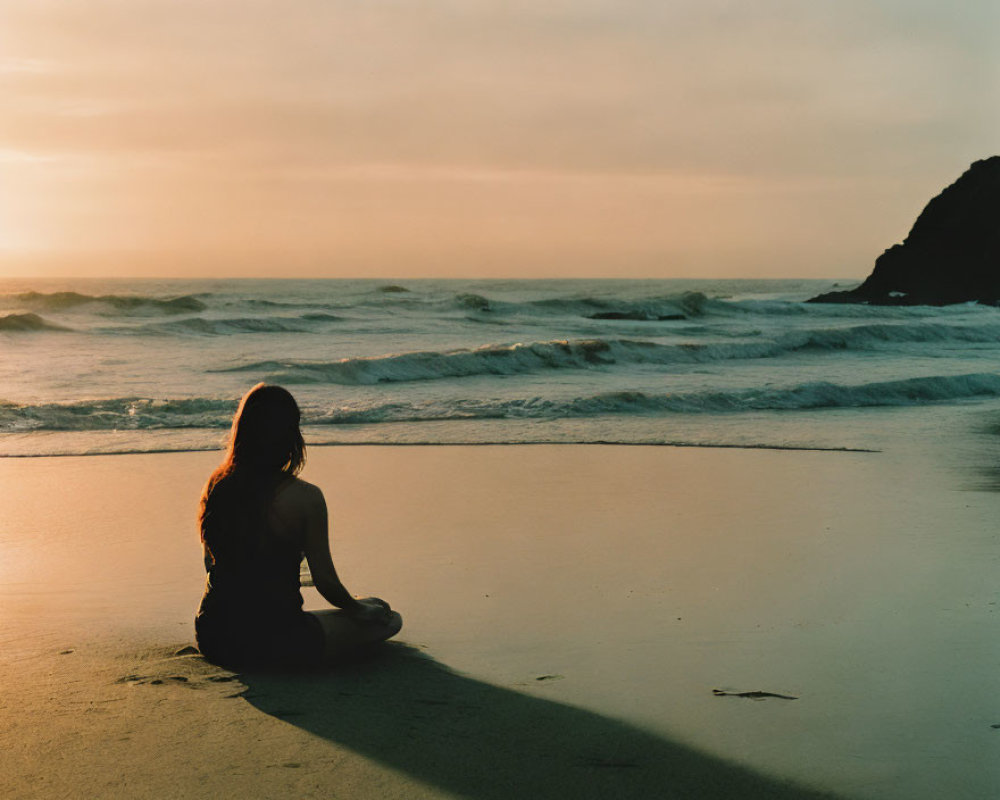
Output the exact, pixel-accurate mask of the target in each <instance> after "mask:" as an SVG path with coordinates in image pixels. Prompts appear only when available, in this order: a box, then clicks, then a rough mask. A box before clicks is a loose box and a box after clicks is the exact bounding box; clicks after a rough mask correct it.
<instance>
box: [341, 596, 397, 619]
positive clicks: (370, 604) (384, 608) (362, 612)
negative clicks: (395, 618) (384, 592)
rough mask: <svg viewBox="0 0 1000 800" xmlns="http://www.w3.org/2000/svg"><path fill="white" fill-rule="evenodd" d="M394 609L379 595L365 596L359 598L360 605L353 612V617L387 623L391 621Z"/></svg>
mask: <svg viewBox="0 0 1000 800" xmlns="http://www.w3.org/2000/svg"><path fill="white" fill-rule="evenodd" d="M391 613H392V609H391V608H389V604H388V603H387V602H385V600H380V599H379V598H377V597H363V598H359V599H358V607H357V608H356V609H354V610H353V611H352V612H351V617H352V618H354V619H356V620H357V621H358V622H377V623H380V624H381V623H385V622H388V621H389V616H390V614H391Z"/></svg>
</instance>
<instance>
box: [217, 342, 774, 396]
mask: <svg viewBox="0 0 1000 800" xmlns="http://www.w3.org/2000/svg"><path fill="white" fill-rule="evenodd" d="M780 349H781V348H780V346H779V345H777V344H776V343H774V342H766V341H765V342H732V343H721V344H716V345H700V344H677V345H671V344H657V343H654V342H645V341H630V340H626V339H621V340H610V341H609V340H604V339H582V340H556V341H545V342H530V343H527V344H524V343H520V342H519V343H515V344H495V345H486V346H484V347H479V348H476V349H458V350H446V351H438V350H425V351H417V352H410V353H398V354H390V355H384V356H371V357H366V358H344V359H341V360H339V361H332V362H310V361H258V362H255V363H252V364H246V365H241V366H238V367H230V368H227V369H223V370H218V371H220V372H252V373H258V374H266V376H267V378H266V379H267V380H268V381H272V382H275V383H288V384H305V383H332V384H344V385H371V384H376V383H400V382H408V381H427V380H441V379H447V378H465V377H473V376H480V375H518V374H525V373H530V372H539V371H543V370H551V369H589V368H594V367H605V366H609V365H613V364H623V363H625V364H681V363H692V362H701V361H709V360H715V359H719V358H748V357H749V358H760V357H763V356H766V355H773V354H774V353H776V352H778V351H780Z"/></svg>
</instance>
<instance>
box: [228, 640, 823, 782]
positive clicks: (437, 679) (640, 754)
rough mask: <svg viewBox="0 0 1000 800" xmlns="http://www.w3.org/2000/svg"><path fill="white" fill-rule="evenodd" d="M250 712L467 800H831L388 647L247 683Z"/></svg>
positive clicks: (244, 678)
mask: <svg viewBox="0 0 1000 800" xmlns="http://www.w3.org/2000/svg"><path fill="white" fill-rule="evenodd" d="M241 680H242V681H243V683H244V684H246V686H247V690H246V692H245V694H244V697H245V699H246V700H247V702H249V703H250V704H252V705H253V706H255V707H256V708H258V709H260V710H261V711H263V712H264V713H266V714H270V715H272V716H274V717H278V718H280V719H282V720H284V721H286V722H287V723H288V724H291V725H295V726H298V727H299V728H302V729H303V730H306V731H308V732H309V733H311V734H313V735H315V736H320V737H322V738H324V739H327V740H329V741H331V742H335V743H337V744H338V745H341V746H343V747H347V748H349V749H350V750H353V751H355V752H357V753H360V754H361V755H363V756H365V757H366V758H369V759H371V760H373V761H375V762H377V763H380V764H382V765H384V766H386V767H389V768H391V769H394V770H398V771H401V772H403V773H406V774H408V775H409V776H411V777H413V778H415V779H417V780H419V781H423V782H425V783H427V784H430V785H432V786H436V787H439V788H440V789H441V790H443V791H445V792H449V793H454V794H457V795H461V796H463V797H468V798H473V799H474V800H510V798H512V797H526V798H538V800H546V799H547V798H553V799H555V798H558V800H570V798H573V800H576V798H601V800H607V798H643V799H644V798H675V797H676V798H698V799H699V800H723V798H725V800H733V798H768V800H793V798H794V800H820V798H826V800H830V798H832V797H833V796H832V795H828V794H823V793H820V792H814V791H810V790H808V789H803V788H799V787H794V786H790V785H788V784H784V783H780V782H777V781H775V780H773V779H770V778H767V777H764V776H762V775H758V774H755V773H753V772H752V771H750V770H747V769H744V768H741V767H738V766H735V765H733V764H730V763H727V762H725V761H722V760H720V759H717V758H714V757H712V756H708V755H705V754H703V753H699V752H697V751H696V750H693V749H691V748H689V747H686V746H685V745H681V744H677V743H675V742H671V741H668V740H666V739H664V738H661V737H659V736H656V735H654V734H651V733H648V732H645V731H642V730H640V729H638V728H635V727H633V726H631V725H628V724H627V723H625V722H621V721H618V720H615V719H611V718H608V717H603V716H601V715H599V714H595V713H593V712H591V711H585V710H583V709H580V708H574V707H572V706H568V705H564V704H562V703H556V702H552V701H551V700H544V699H541V698H538V697H532V696H531V695H527V694H522V693H520V692H516V691H512V690H510V689H505V688H503V687H500V686H494V685H491V684H488V683H483V682H481V681H477V680H474V679H472V678H468V677H465V676H463V675H459V674H456V673H455V672H452V671H451V670H449V669H448V668H447V667H446V666H444V665H442V664H440V663H438V662H437V661H434V660H433V659H431V658H428V657H427V656H426V655H424V654H422V653H420V651H418V650H416V649H415V648H412V647H408V646H406V645H404V644H399V643H393V644H390V645H388V646H386V647H385V648H384V649H383V651H382V654H381V655H380V657H379V658H377V659H373V660H370V661H366V662H361V663H357V664H352V665H349V666H344V667H340V668H338V669H336V670H331V671H327V672H316V673H308V674H304V675H303V674H301V673H300V674H296V675H281V674H261V673H256V674H246V673H244V674H243V675H241Z"/></svg>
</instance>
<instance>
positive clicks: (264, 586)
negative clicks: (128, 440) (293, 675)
mask: <svg viewBox="0 0 1000 800" xmlns="http://www.w3.org/2000/svg"><path fill="white" fill-rule="evenodd" d="M304 463H305V444H304V442H303V441H302V433H301V431H300V430H299V407H298V404H297V403H296V402H295V398H293V397H292V395H291V394H289V392H288V391H286V390H285V389H283V388H281V387H280V386H267V385H265V384H262V383H261V384H258V385H257V386H255V387H254V388H253V389H251V390H250V391H249V392H247V393H246V394H245V395H244V396H243V399H242V400H241V401H240V406H239V409H237V411H236V416H235V417H234V418H233V427H232V432H231V434H230V439H229V449H228V452H227V453H226V457H225V459H224V460H223V462H222V463H221V464H220V465H219V466H218V468H216V470H215V472H213V473H212V475H211V477H210V478H209V479H208V483H207V484H206V485H205V489H204V491H203V492H202V495H201V514H200V525H201V541H202V546H203V549H204V554H205V569H206V571H207V572H208V579H207V582H206V588H205V594H204V596H203V597H202V600H201V606H200V607H199V609H198V615H197V617H196V618H195V636H196V638H197V642H198V648H199V649H200V650H201V652H202V654H203V655H204V656H205V657H206V658H207V659H208V660H209V661H214V662H216V663H218V664H223V665H225V666H231V667H239V668H245V667H255V666H256V667H300V666H303V667H304V666H315V665H318V664H321V663H324V662H330V661H335V660H337V659H340V658H343V657H346V656H350V655H352V654H353V653H355V652H356V651H358V650H359V649H362V648H364V647H365V646H367V645H370V644H372V643H375V642H380V641H383V640H385V639H388V638H389V637H391V636H393V635H395V634H396V633H397V632H398V631H399V629H400V627H401V626H402V624H403V621H402V618H401V617H400V616H399V614H398V613H396V612H395V611H392V610H391V609H390V608H389V604H388V603H386V602H385V601H383V600H379V599H378V598H375V597H369V598H365V599H363V600H358V599H355V598H354V597H352V596H351V594H350V593H349V592H348V591H347V589H345V588H344V585H343V584H342V583H341V582H340V579H339V578H338V577H337V571H336V570H335V569H334V566H333V560H332V559H331V557H330V543H329V533H328V530H327V514H326V501H325V500H324V498H323V492H322V491H320V489H319V488H317V487H316V486H313V485H312V484H310V483H306V482H305V481H303V480H301V479H300V478H298V477H297V475H298V473H299V472H300V471H301V469H302V466H303V464H304ZM303 556H305V558H306V561H307V562H308V564H309V571H310V573H312V578H313V584H314V585H315V587H316V588H317V589H318V590H319V593H320V594H321V595H322V596H323V597H324V598H325V599H326V600H327V601H328V602H329V603H330V604H331V605H334V606H336V607H337V608H338V609H340V610H333V609H327V610H324V611H314V612H309V611H303V610H302V593H301V591H300V584H299V569H300V565H301V563H302V557H303Z"/></svg>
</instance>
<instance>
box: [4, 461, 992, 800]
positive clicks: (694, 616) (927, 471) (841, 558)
mask: <svg viewBox="0 0 1000 800" xmlns="http://www.w3.org/2000/svg"><path fill="white" fill-rule="evenodd" d="M218 458H219V454H218V453H215V452H205V453H179V454H157V455H148V454H147V455H119V456H93V457H66V458H38V459H3V460H0V501H2V508H3V514H2V522H0V644H2V648H0V685H2V688H3V691H2V692H0V767H2V769H0V796H3V797H5V798H36V797H72V798H77V797H79V798H85V797H86V798H94V797H129V798H143V797H150V798H163V797H176V798H188V797H190V798H195V797H246V796H253V797H337V798H393V797H398V798H441V797H465V798H481V799H483V800H486V799H492V798H510V797H537V798H556V797H558V798H577V797H594V798H598V797H600V798H613V797H614V798H617V797H622V798H648V797H684V798H710V799H714V798H736V797H740V798H743V797H760V798H803V799H804V798H813V797H817V798H818V797H827V796H835V797H841V798H888V799H895V798H899V799H900V800H902V799H903V798H907V799H908V800H922V799H923V798H928V800H929V799H930V798H942V797H948V798H956V799H962V798H966V799H968V800H972V799H973V798H975V799H981V798H989V797H995V796H997V794H1000V767H998V766H997V764H998V763H1000V760H998V759H997V748H998V747H1000V729H997V728H995V727H994V726H996V725H998V724H1000V705H998V703H997V700H996V698H997V696H998V695H1000V692H998V690H1000V678H998V677H997V676H998V674H1000V671H998V667H1000V645H998V644H997V642H998V637H997V633H998V630H997V620H998V616H997V612H996V608H997V605H996V603H997V594H996V589H995V584H996V567H997V563H998V559H1000V542H998V539H997V536H996V510H997V497H998V495H997V494H995V493H991V492H986V491H975V490H971V489H969V488H968V487H967V486H964V485H963V484H962V482H961V481H960V480H959V479H958V477H956V476H955V475H952V474H950V473H947V472H945V471H942V470H938V469H935V468H933V467H927V466H924V465H922V464H920V463H914V462H913V461H912V460H908V459H904V458H901V457H899V456H892V455H889V454H884V453H829V452H793V451H761V450H739V449H709V448H670V447H600V446H591V447H585V446H535V447H530V446H509V447H340V448H332V447H330V448H313V449H312V450H311V451H310V454H309V463H308V466H307V468H306V471H305V473H304V477H305V478H307V479H308V480H310V481H312V482H314V483H317V484H318V485H320V486H321V487H322V488H323V489H324V491H325V492H326V495H327V500H328V503H329V506H330V509H331V517H332V523H333V532H332V542H333V550H334V559H335V561H336V562H337V564H338V568H339V570H340V572H341V575H342V577H343V579H344V582H345V584H346V585H347V586H348V587H349V588H350V589H351V590H352V591H353V592H354V593H357V594H376V595H379V596H383V597H385V598H386V599H388V600H389V601H390V602H391V603H392V604H393V605H394V606H395V607H396V608H398V609H399V610H400V611H401V612H402V613H403V615H404V618H405V626H404V629H403V631H402V633H401V634H400V636H399V641H398V642H397V643H394V644H392V645H389V646H387V648H386V650H385V652H384V654H383V655H382V657H380V658H377V659H373V660H371V661H367V662H363V663H358V664H353V665H350V666H347V667H342V668H339V669H337V670H332V671H326V672H321V673H310V674H305V675H274V674H271V675H265V674H253V675H251V674H242V675H234V674H233V673H230V672H226V671H224V670H220V669H218V668H215V667H213V666H211V665H209V664H207V663H205V662H204V661H202V660H201V658H200V657H199V656H197V655H196V654H193V653H191V652H190V650H186V649H185V648H187V647H189V646H190V645H191V644H192V637H193V633H192V616H193V613H194V609H195V607H196V605H197V602H198V598H199V596H200V593H201V588H202V582H203V575H202V567H201V561H200V553H199V549H198V544H197V534H196V529H195V511H196V500H197V496H198V492H199V490H200V487H201V485H202V482H203V481H204V479H205V477H206V475H207V474H208V472H209V471H210V470H211V468H212V467H213V466H214V465H215V463H216V462H217V460H218ZM305 597H306V606H307V607H312V608H319V607H321V606H322V603H321V600H320V599H319V597H318V595H317V594H316V593H315V591H314V590H312V589H306V590H305ZM713 690H721V691H722V692H724V693H726V694H724V695H721V696H720V695H717V694H715V693H713ZM745 692H764V693H767V694H768V695H771V696H765V697H762V698H754V697H741V696H733V695H738V694H740V693H745ZM773 695H780V696H773ZM791 698H795V699H791Z"/></svg>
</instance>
